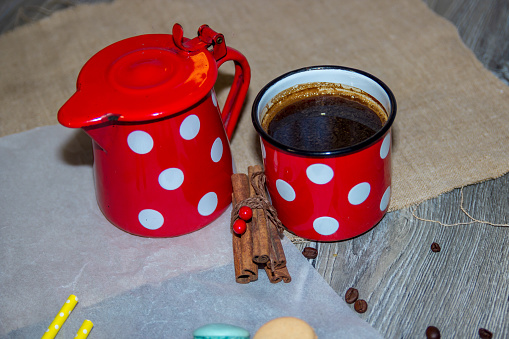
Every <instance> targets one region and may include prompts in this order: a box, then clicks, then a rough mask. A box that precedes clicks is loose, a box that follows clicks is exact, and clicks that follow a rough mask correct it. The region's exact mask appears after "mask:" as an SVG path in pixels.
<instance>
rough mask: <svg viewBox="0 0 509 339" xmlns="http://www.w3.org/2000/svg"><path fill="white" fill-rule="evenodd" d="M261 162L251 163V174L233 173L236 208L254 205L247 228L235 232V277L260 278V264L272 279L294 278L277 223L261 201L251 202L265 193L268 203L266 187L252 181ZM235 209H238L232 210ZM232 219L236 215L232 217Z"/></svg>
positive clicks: (243, 279)
mask: <svg viewBox="0 0 509 339" xmlns="http://www.w3.org/2000/svg"><path fill="white" fill-rule="evenodd" d="M260 172H262V167H261V166H259V165H256V166H249V168H248V175H246V174H243V173H237V174H234V175H232V178H231V180H232V185H233V209H234V210H235V206H239V205H244V203H245V205H246V206H248V207H252V210H253V217H252V219H251V220H250V222H248V223H247V228H246V231H245V232H244V233H243V234H241V235H239V234H235V233H234V232H232V241H233V258H234V264H235V280H236V281H237V282H238V283H240V284H247V283H249V282H251V281H255V280H257V279H258V268H263V269H264V270H265V272H266V273H267V276H268V278H269V280H270V282H271V283H278V282H280V281H281V280H283V281H284V282H285V283H289V282H290V281H291V277H290V274H289V273H288V269H287V267H286V257H285V253H284V251H283V246H282V244H281V235H280V233H279V231H278V230H277V228H276V225H275V224H274V222H273V221H272V220H271V218H268V217H267V213H268V212H267V209H266V208H263V204H262V206H260V204H251V205H252V206H250V201H253V200H254V199H249V198H253V197H255V196H257V195H262V197H258V198H262V199H263V200H264V201H266V204H268V200H267V193H266V191H265V188H264V187H263V188H262V189H258V190H257V189H255V187H256V185H254V184H253V178H254V176H255V175H258V174H263V173H260ZM233 213H235V212H233ZM232 220H233V218H232Z"/></svg>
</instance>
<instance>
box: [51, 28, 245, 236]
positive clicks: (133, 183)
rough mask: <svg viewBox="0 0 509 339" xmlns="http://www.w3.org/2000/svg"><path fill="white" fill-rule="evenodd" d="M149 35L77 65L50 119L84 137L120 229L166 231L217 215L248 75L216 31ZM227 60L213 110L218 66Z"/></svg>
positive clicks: (225, 202)
mask: <svg viewBox="0 0 509 339" xmlns="http://www.w3.org/2000/svg"><path fill="white" fill-rule="evenodd" d="M172 33H173V34H148V35H141V36H136V37H132V38H128V39H125V40H122V41H119V42H116V43H114V44H112V45H110V46H108V47H106V48H104V49H103V50H101V51H99V52H98V53H97V54H95V55H94V56H93V57H92V58H91V59H90V60H89V61H88V62H87V63H86V64H85V65H84V66H83V68H82V70H81V72H80V74H79V76H78V81H77V91H76V93H75V94H74V95H73V96H72V97H71V98H70V99H69V100H68V101H67V102H66V103H65V104H64V105H63V106H62V108H61V109H60V111H59V112H58V120H59V122H60V123H61V124H62V125H64V126H66V127H72V128H83V129H84V131H85V132H86V133H87V134H88V135H89V136H90V137H91V138H92V140H93V142H92V144H93V152H94V176H95V178H94V179H95V188H96V196H97V201H98V204H99V207H100V208H101V210H102V212H103V214H104V215H105V216H106V218H107V219H108V220H109V221H110V222H111V223H113V224H114V225H116V226H117V227H119V228H120V229H122V230H125V231H127V232H129V233H132V234H135V235H140V236H146V237H173V236H179V235H182V234H186V233H190V232H193V231H195V230H198V229H200V228H202V227H204V226H205V225H207V224H209V223H210V222H212V221H213V220H215V219H216V218H217V217H219V216H220V215H221V214H222V213H223V212H224V211H225V210H226V208H227V207H228V206H229V204H230V202H231V193H232V186H231V181H230V177H231V175H232V172H233V170H232V166H233V162H232V155H231V152H230V146H229V138H230V137H231V136H232V133H233V130H234V127H235V125H236V123H237V120H238V118H239V114H240V111H241V107H242V104H243V102H244V99H245V96H246V93H247V89H248V86H249V81H250V77H251V76H250V68H249V65H248V62H247V60H246V58H245V57H244V56H243V55H242V54H240V53H239V52H238V51H236V50H234V49H233V48H229V47H228V48H227V47H226V45H225V41H224V36H223V35H222V34H219V33H216V32H215V31H213V30H212V29H211V28H210V27H208V26H206V25H204V26H201V27H200V29H199V31H198V36H197V37H195V38H193V39H187V38H184V37H183V30H182V27H181V26H180V25H178V24H176V25H175V26H174V27H173V32H172ZM226 61H233V62H234V64H235V75H234V80H233V84H232V86H231V89H230V92H229V93H228V97H227V99H226V102H225V104H224V107H223V109H222V110H220V108H219V107H218V103H217V99H216V95H215V92H214V84H215V82H216V79H217V74H218V68H219V67H220V66H221V65H222V64H223V63H225V62H226Z"/></svg>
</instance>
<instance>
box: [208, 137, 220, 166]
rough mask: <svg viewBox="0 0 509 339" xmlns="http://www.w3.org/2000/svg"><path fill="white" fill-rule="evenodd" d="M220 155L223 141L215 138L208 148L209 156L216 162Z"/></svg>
mask: <svg viewBox="0 0 509 339" xmlns="http://www.w3.org/2000/svg"><path fill="white" fill-rule="evenodd" d="M222 156H223V142H222V141H221V138H217V139H216V140H215V141H214V143H213V144H212V149H211V150H210V157H211V158H212V161H213V162H218V161H219V160H221V157H222Z"/></svg>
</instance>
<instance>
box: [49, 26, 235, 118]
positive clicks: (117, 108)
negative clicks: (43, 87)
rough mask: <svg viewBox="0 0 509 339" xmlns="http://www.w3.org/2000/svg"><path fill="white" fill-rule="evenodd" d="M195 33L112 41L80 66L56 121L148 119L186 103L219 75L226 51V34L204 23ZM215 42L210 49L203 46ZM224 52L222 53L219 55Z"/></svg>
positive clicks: (176, 31) (177, 31)
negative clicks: (73, 89)
mask: <svg viewBox="0 0 509 339" xmlns="http://www.w3.org/2000/svg"><path fill="white" fill-rule="evenodd" d="M198 34H199V36H198V37H197V38H194V39H192V40H190V39H186V38H184V37H183V32H182V27H181V26H180V25H178V24H176V25H175V26H174V28H173V35H171V34H147V35H140V36H135V37H132V38H128V39H125V40H121V41H119V42H116V43H114V44H112V45H110V46H108V47H106V48H104V49H102V50H101V51H99V52H98V53H97V54H95V55H94V56H93V57H92V58H90V60H88V62H87V63H86V64H85V65H84V66H83V68H82V69H81V72H80V74H79V76H78V80H77V85H76V88H77V91H76V93H75V94H74V95H73V96H72V97H71V98H70V99H69V100H68V101H67V102H66V103H65V104H64V105H63V106H62V108H61V109H60V111H59V113H58V120H59V122H60V123H61V124H62V125H64V126H67V127H86V126H91V125H95V124H98V123H102V122H104V121H108V120H118V121H130V122H133V121H147V120H153V119H159V118H163V117H166V116H169V115H171V114H174V113H178V112H181V111H182V110H185V109H186V108H189V107H191V106H193V105H194V104H196V103H197V102H198V101H200V100H201V99H202V98H203V97H205V96H206V95H207V94H208V93H209V92H210V90H211V89H212V87H213V86H214V83H215V82H216V79H217V66H216V60H218V58H221V55H220V54H223V52H222V50H224V54H226V46H225V44H224V37H223V36H222V35H221V34H218V33H216V32H214V31H212V30H211V29H210V28H208V26H205V25H204V26H202V27H200V30H199V32H198ZM211 45H222V46H219V47H220V48H217V47H218V46H214V54H212V53H211V52H210V51H209V50H208V49H207V48H208V47H209V46H211ZM223 56H224V55H223Z"/></svg>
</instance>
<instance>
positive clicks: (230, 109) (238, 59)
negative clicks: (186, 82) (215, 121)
mask: <svg viewBox="0 0 509 339" xmlns="http://www.w3.org/2000/svg"><path fill="white" fill-rule="evenodd" d="M226 61H233V62H234V64H235V75H234V78H233V83H232V86H231V88H230V92H229V93H228V97H227V98H226V102H225V104H224V107H223V110H222V113H221V119H222V120H223V126H224V128H225V130H226V135H227V136H228V139H229V140H230V139H231V137H232V135H233V131H234V129H235V125H237V121H238V120H239V116H240V111H241V109H242V105H243V104H244V99H245V98H246V94H247V89H248V87H249V82H250V81H251V68H250V67H249V64H248V62H247V60H246V58H245V57H244V56H243V55H242V54H241V53H240V52H238V51H237V50H235V49H233V48H231V47H227V52H226V55H225V56H224V57H223V58H221V59H220V60H219V61H217V67H218V68H219V67H220V66H221V65H222V64H224V63H225V62H226Z"/></svg>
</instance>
